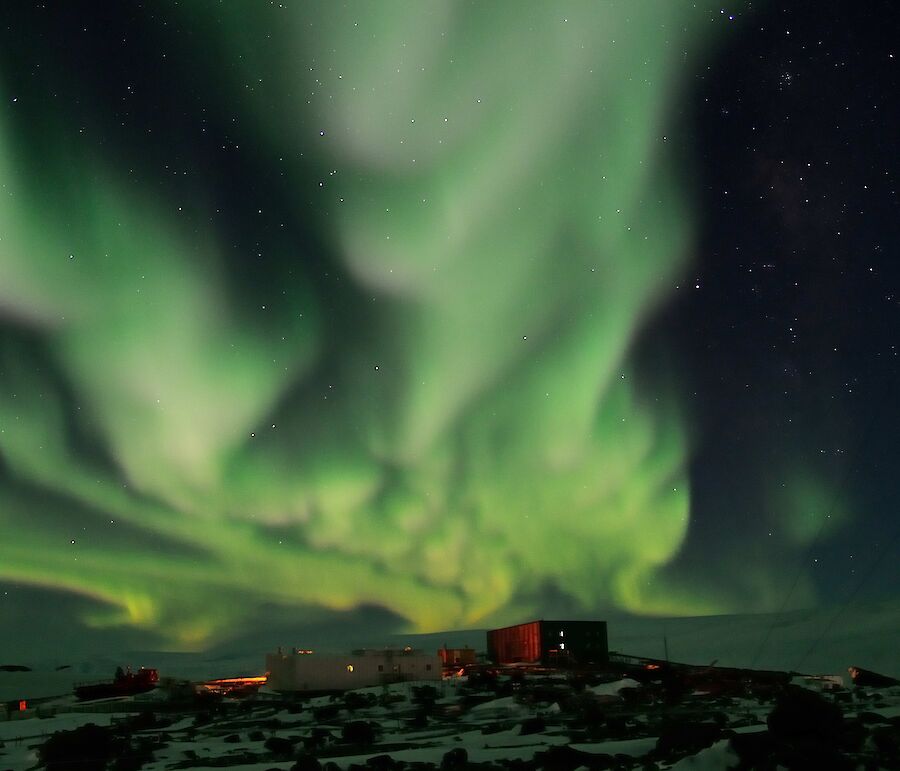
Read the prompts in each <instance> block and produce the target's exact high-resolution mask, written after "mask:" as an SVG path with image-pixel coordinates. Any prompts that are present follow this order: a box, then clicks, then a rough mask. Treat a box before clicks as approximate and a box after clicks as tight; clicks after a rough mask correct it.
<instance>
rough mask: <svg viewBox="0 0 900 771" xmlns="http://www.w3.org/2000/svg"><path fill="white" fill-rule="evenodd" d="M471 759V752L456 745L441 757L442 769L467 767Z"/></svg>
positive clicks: (449, 770)
mask: <svg viewBox="0 0 900 771" xmlns="http://www.w3.org/2000/svg"><path fill="white" fill-rule="evenodd" d="M468 760H469V753H468V752H466V750H465V748H464V747H454V748H453V749H452V750H448V751H447V752H445V753H444V757H443V758H441V771H451V769H457V768H465V766H466V763H467V762H468Z"/></svg>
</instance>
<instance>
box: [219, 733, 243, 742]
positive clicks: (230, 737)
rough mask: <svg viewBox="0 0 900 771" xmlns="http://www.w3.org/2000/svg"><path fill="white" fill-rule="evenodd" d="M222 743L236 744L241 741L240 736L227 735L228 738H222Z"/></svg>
mask: <svg viewBox="0 0 900 771" xmlns="http://www.w3.org/2000/svg"><path fill="white" fill-rule="evenodd" d="M222 741H223V742H226V743H227V744H238V743H239V742H240V741H241V736H240V734H228V736H225V737H223V738H222Z"/></svg>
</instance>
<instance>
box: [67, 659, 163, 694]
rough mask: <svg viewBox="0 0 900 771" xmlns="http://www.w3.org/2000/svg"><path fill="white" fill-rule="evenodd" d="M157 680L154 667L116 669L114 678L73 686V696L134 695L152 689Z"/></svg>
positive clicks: (157, 675) (157, 676) (157, 674)
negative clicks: (134, 669) (134, 670)
mask: <svg viewBox="0 0 900 771" xmlns="http://www.w3.org/2000/svg"><path fill="white" fill-rule="evenodd" d="M158 681H159V673H158V672H157V671H156V670H155V669H144V668H143V667H141V668H140V669H139V670H138V671H137V672H132V671H131V670H130V669H128V670H127V671H125V672H123V671H122V669H121V667H120V668H119V669H117V670H116V676H115V679H114V680H112V681H106V682H102V683H85V684H84V685H78V686H75V696H77V697H78V699H80V700H81V701H91V700H93V699H109V698H112V697H114V696H134V695H135V694H137V693H146V692H147V691H152V690H153V689H154V688H155V687H156V683H157V682H158Z"/></svg>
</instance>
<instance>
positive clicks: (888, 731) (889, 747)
mask: <svg viewBox="0 0 900 771" xmlns="http://www.w3.org/2000/svg"><path fill="white" fill-rule="evenodd" d="M872 743H873V744H874V745H875V747H876V748H877V749H878V752H880V753H881V754H882V755H885V756H887V757H888V758H892V759H894V760H896V759H898V758H900V731H898V730H897V728H895V727H894V726H878V727H877V728H873V729H872Z"/></svg>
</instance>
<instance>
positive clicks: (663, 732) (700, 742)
mask: <svg viewBox="0 0 900 771" xmlns="http://www.w3.org/2000/svg"><path fill="white" fill-rule="evenodd" d="M721 738H722V729H721V728H719V726H717V725H716V724H715V723H694V722H690V721H687V720H677V719H672V720H667V721H665V722H664V723H663V724H662V725H661V726H660V732H659V739H657V741H656V751H657V752H658V753H659V754H661V755H663V756H669V755H694V754H695V753H697V752H699V751H700V750H705V749H706V748H707V747H711V746H712V745H713V744H714V743H715V742H717V741H718V740H719V739H721Z"/></svg>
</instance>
